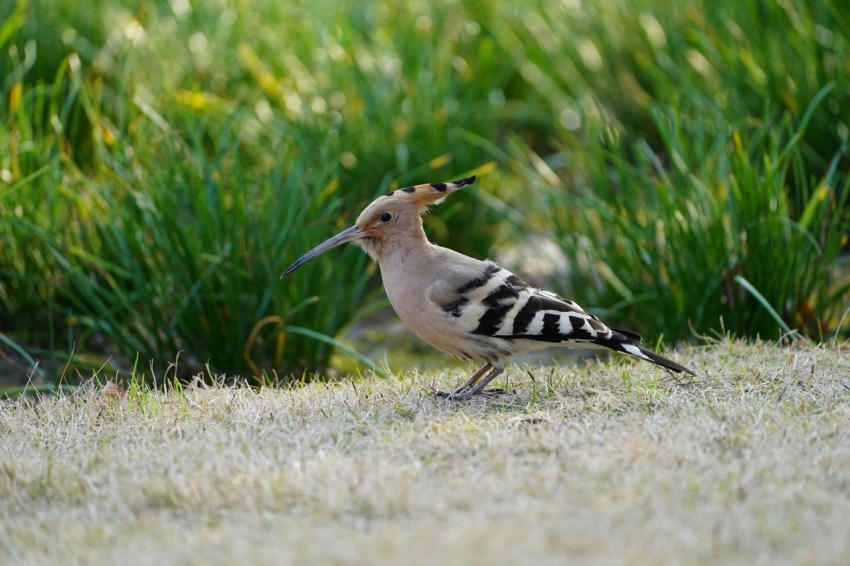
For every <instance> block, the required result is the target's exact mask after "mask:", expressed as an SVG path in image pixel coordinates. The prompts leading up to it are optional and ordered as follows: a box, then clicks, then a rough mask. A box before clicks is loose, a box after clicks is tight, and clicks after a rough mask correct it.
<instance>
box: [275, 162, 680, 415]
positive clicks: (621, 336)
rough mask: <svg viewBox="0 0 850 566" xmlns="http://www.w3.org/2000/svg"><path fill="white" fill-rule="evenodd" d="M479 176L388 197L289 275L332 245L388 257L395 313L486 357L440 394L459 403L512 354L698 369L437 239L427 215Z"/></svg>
mask: <svg viewBox="0 0 850 566" xmlns="http://www.w3.org/2000/svg"><path fill="white" fill-rule="evenodd" d="M474 181H475V177H474V176H472V177H469V178H466V179H460V180H458V181H454V182H451V183H431V184H425V185H416V186H412V187H405V188H403V189H399V190H397V191H392V192H389V193H387V194H385V195H383V196H381V197H378V198H377V199H375V200H374V201H373V202H372V203H371V204H370V205H369V206H367V207H366V209H365V210H364V211H363V212H362V213H360V216H359V217H358V218H357V221H356V223H355V224H354V226H352V227H350V228H348V229H347V230H343V231H342V232H340V233H339V234H337V235H336V236H334V237H332V238H330V239H329V240H327V241H326V242H324V243H322V244H320V245H318V246H316V247H315V248H313V249H312V250H310V251H309V252H307V253H306V254H304V255H303V256H302V257H301V258H300V259H298V260H297V261H296V262H295V263H293V264H292V265H290V266H289V267H288V268H287V269H286V271H284V272H283V274H282V275H281V278H283V277H285V276H287V275H289V274H290V273H292V272H293V271H295V270H296V269H298V268H299V267H301V266H302V265H304V264H305V263H307V262H308V261H310V260H311V259H313V258H315V257H316V256H318V255H320V254H322V253H324V252H326V251H328V250H330V249H331V248H335V247H337V246H339V245H342V244H344V243H346V242H354V243H356V244H359V245H360V246H361V247H362V248H363V249H364V250H365V251H366V253H368V254H369V256H371V258H372V259H373V260H375V261H376V262H378V266H379V267H380V270H381V278H382V279H383V282H384V289H385V290H386V293H387V296H388V297H389V299H390V303H391V304H392V306H393V309H395V312H396V313H398V316H399V317H400V318H401V320H402V321H403V322H404V323H405V324H406V325H407V326H408V327H410V328H411V329H412V330H413V332H415V333H416V335H417V336H419V337H420V338H421V339H423V340H425V341H426V342H428V343H429V344H431V345H432V346H434V347H435V348H437V349H438V350H442V351H443V352H446V353H448V354H451V355H453V356H456V357H458V358H461V359H463V360H468V361H473V360H480V361H483V362H484V366H483V367H481V369H479V370H478V371H477V372H475V374H474V375H473V376H472V377H471V378H470V379H469V381H467V382H466V383H465V384H463V385H462V386H460V387H459V388H457V389H456V390H455V391H454V392H452V393H439V395H441V396H444V397H448V398H450V399H455V400H461V399H469V398H470V397H472V396H474V395H479V394H482V393H489V392H487V391H485V389H484V388H485V387H486V386H487V384H488V383H490V382H491V381H492V380H493V379H495V378H496V377H497V376H498V375H499V374H501V373H502V372H503V371H504V370H505V364H506V363H507V361H508V360H509V359H510V357H511V356H512V355H514V354H518V353H522V352H530V351H535V350H543V349H546V348H551V347H567V348H607V349H610V350H614V351H616V352H622V353H624V354H629V355H630V356H633V357H635V358H639V359H642V360H647V361H650V362H653V363H655V364H658V365H659V366H662V367H665V368H667V369H670V370H673V371H675V372H679V373H681V372H687V373H690V374H692V375H693V374H694V373H693V372H692V371H691V370H689V369H688V368H686V367H684V366H681V365H679V364H677V363H676V362H674V361H672V360H668V359H667V358H664V357H662V356H659V355H658V354H656V353H654V352H651V351H650V350H647V349H646V348H644V347H642V346H640V345H639V342H640V340H641V337H640V336H639V335H637V334H635V333H634V332H629V331H628V330H619V329H616V328H609V327H608V326H606V325H605V324H603V323H602V322H601V321H600V320H599V319H598V318H597V317H596V316H594V315H592V314H590V313H588V312H586V311H585V310H584V309H582V308H581V307H580V306H579V305H578V304H576V303H575V302H573V301H569V300H566V299H564V298H561V297H559V296H558V295H556V294H555V293H551V292H549V291H542V290H540V289H535V288H534V287H531V286H530V285H528V284H527V283H525V282H524V281H522V280H521V279H520V278H519V277H517V276H516V275H514V274H513V273H511V272H510V271H508V270H507V269H504V268H502V267H499V266H498V265H496V264H495V263H493V262H492V261H489V260H488V261H480V260H477V259H473V258H471V257H467V256H465V255H463V254H460V253H458V252H456V251H453V250H450V249H447V248H443V247H440V246H437V245H435V244H432V243H431V242H429V241H428V238H427V237H426V236H425V232H424V230H423V229H422V218H421V216H422V214H424V213H425V212H426V211H427V209H428V206H429V205H432V204H438V203H440V202H442V201H443V199H445V198H446V197H447V196H448V195H450V194H452V193H454V192H456V191H458V190H460V189H462V188H463V187H466V186H469V185H471V184H472V183H473V182H474Z"/></svg>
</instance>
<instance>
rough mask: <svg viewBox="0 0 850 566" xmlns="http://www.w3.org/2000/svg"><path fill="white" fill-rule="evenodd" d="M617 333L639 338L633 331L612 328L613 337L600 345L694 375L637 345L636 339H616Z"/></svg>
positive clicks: (690, 371)
mask: <svg viewBox="0 0 850 566" xmlns="http://www.w3.org/2000/svg"><path fill="white" fill-rule="evenodd" d="M612 330H613V329H612ZM617 333H620V334H623V335H625V336H626V337H628V338H631V337H632V336H637V338H638V340H640V336H638V335H637V334H635V333H634V332H628V331H623V330H614V337H613V338H612V339H611V340H606V341H604V342H603V341H600V342H599V344H600V345H601V346H605V347H606V348H610V349H612V350H614V351H616V352H622V353H624V354H628V355H630V356H632V357H634V358H638V359H639V360H646V361H648V362H652V363H654V364H656V365H659V366H661V367H664V368H667V369H669V370H671V371H675V372H677V373H689V374H691V375H696V374H695V373H694V372H693V371H692V370H690V369H688V368H686V367H685V366H683V365H679V364H677V363H676V362H674V361H673V360H670V359H667V358H665V357H664V356H659V355H658V354H656V353H655V352H653V351H651V350H647V349H646V348H644V347H643V346H639V345H638V344H637V343H636V342H637V341H632V340H621V339H620V340H618V338H620V337H619V336H617Z"/></svg>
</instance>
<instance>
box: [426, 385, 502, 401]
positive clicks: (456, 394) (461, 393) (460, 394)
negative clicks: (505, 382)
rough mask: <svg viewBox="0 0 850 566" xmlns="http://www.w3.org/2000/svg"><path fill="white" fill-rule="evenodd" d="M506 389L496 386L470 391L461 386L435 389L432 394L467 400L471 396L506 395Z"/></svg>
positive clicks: (445, 397) (453, 399)
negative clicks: (445, 389) (458, 387)
mask: <svg viewBox="0 0 850 566" xmlns="http://www.w3.org/2000/svg"><path fill="white" fill-rule="evenodd" d="M506 394H507V390H505V389H503V388H501V387H497V388H495V389H484V390H482V391H479V392H477V393H473V392H472V391H466V390H464V389H463V388H461V389H460V390H457V391H452V392H448V391H435V392H434V395H435V396H436V397H441V398H443V399H448V400H449V401H467V400H469V399H472V398H473V397H484V398H486V399H489V398H491V397H496V396H498V395H506Z"/></svg>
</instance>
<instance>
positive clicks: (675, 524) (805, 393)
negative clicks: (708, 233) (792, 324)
mask: <svg viewBox="0 0 850 566" xmlns="http://www.w3.org/2000/svg"><path fill="white" fill-rule="evenodd" d="M671 354H672V355H673V356H674V357H675V358H676V359H677V360H678V361H680V362H683V363H687V364H688V365H689V366H691V367H692V368H694V369H695V370H696V371H697V373H698V374H699V375H698V377H697V378H696V379H694V380H692V381H676V380H673V379H672V378H670V377H668V376H667V374H665V373H663V372H661V371H660V370H659V369H657V368H655V367H652V366H650V365H649V364H639V363H637V362H632V361H630V360H626V359H624V358H617V359H615V360H612V361H610V362H591V363H589V364H587V365H582V366H572V367H555V368H552V367H549V366H546V367H536V366H535V367H529V368H523V367H513V368H512V369H511V370H510V371H509V372H508V373H509V377H508V379H509V381H508V387H509V389H510V390H511V391H512V393H510V394H508V395H505V396H502V397H499V398H495V399H492V400H484V399H476V400H474V401H472V402H467V403H458V404H453V403H450V402H447V401H444V400H442V399H438V398H436V397H434V396H433V395H431V394H430V390H431V388H432V387H436V388H448V387H451V386H452V385H454V384H456V383H458V382H459V381H461V380H462V379H464V375H463V374H462V373H461V372H459V371H454V370H453V371H452V372H451V373H441V372H438V371H431V372H428V373H425V374H417V373H416V372H405V373H401V374H398V375H392V376H390V377H389V378H387V379H380V378H377V377H374V376H372V375H365V376H362V377H360V378H358V379H354V380H348V379H341V380H339V381H336V382H332V383H315V382H314V383H307V384H305V385H294V386H292V387H290V388H265V389H251V388H248V387H234V386H223V385H215V386H209V385H200V384H199V385H194V386H186V387H183V388H181V387H177V388H171V389H169V390H168V391H167V392H162V390H150V389H147V388H136V387H131V388H130V391H129V393H128V394H127V395H126V396H125V397H124V398H123V399H122V398H121V395H116V394H114V393H113V394H111V393H110V392H109V389H108V388H107V389H104V386H103V385H98V384H96V383H90V384H88V385H87V386H85V387H83V388H82V389H80V390H78V391H76V392H75V393H74V394H72V395H69V396H63V397H56V396H50V397H43V398H39V399H33V398H27V397H18V398H15V399H12V400H8V401H4V402H2V403H0V500H2V501H3V502H4V503H3V505H2V506H0V549H2V550H0V553H2V554H0V561H3V562H6V563H18V564H25V563H26V564H39V563H56V562H57V561H59V562H62V563H128V564H130V563H132V564H154V563H157V564H159V563H188V564H202V563H203V564H207V563H227V562H233V561H235V560H239V561H242V562H244V563H252V564H258V563H259V564H262V563H290V564H291V563H335V564H381V563H385V564H398V563H401V562H402V561H403V562H404V563H412V564H416V563H421V564H426V563H430V564H433V563H435V562H445V563H455V564H456V563H469V564H471V563H478V564H517V563H531V562H535V563H543V564H551V563H563V562H564V561H565V560H566V559H574V560H581V561H583V562H596V563H607V564H611V563H632V564H635V563H747V564H775V563H807V564H812V563H820V564H829V563H834V564H837V563H841V562H843V561H844V560H846V557H847V556H848V555H850V489H849V488H850V437H848V435H847V434H846V432H847V430H848V429H850V361H848V356H847V345H846V344H845V345H838V344H833V345H830V346H827V345H821V346H810V345H806V344H804V343H802V342H797V343H795V344H792V345H786V346H776V345H770V344H764V343H760V344H745V343H743V342H739V341H732V340H724V341H720V342H717V343H714V344H711V345H708V346H703V347H690V348H688V349H684V350H681V351H679V352H675V353H671ZM502 384H503V385H504V382H503V383H502Z"/></svg>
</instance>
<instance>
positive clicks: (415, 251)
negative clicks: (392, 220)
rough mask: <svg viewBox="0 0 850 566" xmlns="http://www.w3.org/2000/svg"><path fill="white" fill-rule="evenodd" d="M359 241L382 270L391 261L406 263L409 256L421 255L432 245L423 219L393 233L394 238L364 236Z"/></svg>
mask: <svg viewBox="0 0 850 566" xmlns="http://www.w3.org/2000/svg"><path fill="white" fill-rule="evenodd" d="M359 243H360V245H361V246H362V247H363V249H364V250H366V253H368V254H369V256H370V257H371V258H372V259H373V260H375V262H377V263H378V265H380V266H381V268H382V270H383V268H384V266H385V265H387V264H389V263H404V262H405V261H406V259H407V258H408V257H409V256H412V257H416V256H420V255H422V254H423V253H427V252H428V251H429V250H430V249H431V247H432V244H431V242H429V241H428V238H427V236H425V231H424V230H423V229H422V223H421V221H420V222H419V223H418V225H414V226H411V227H409V228H408V229H406V230H404V231H400V233H397V234H393V237H392V238H387V237H376V238H363V239H362V240H360V241H359Z"/></svg>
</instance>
